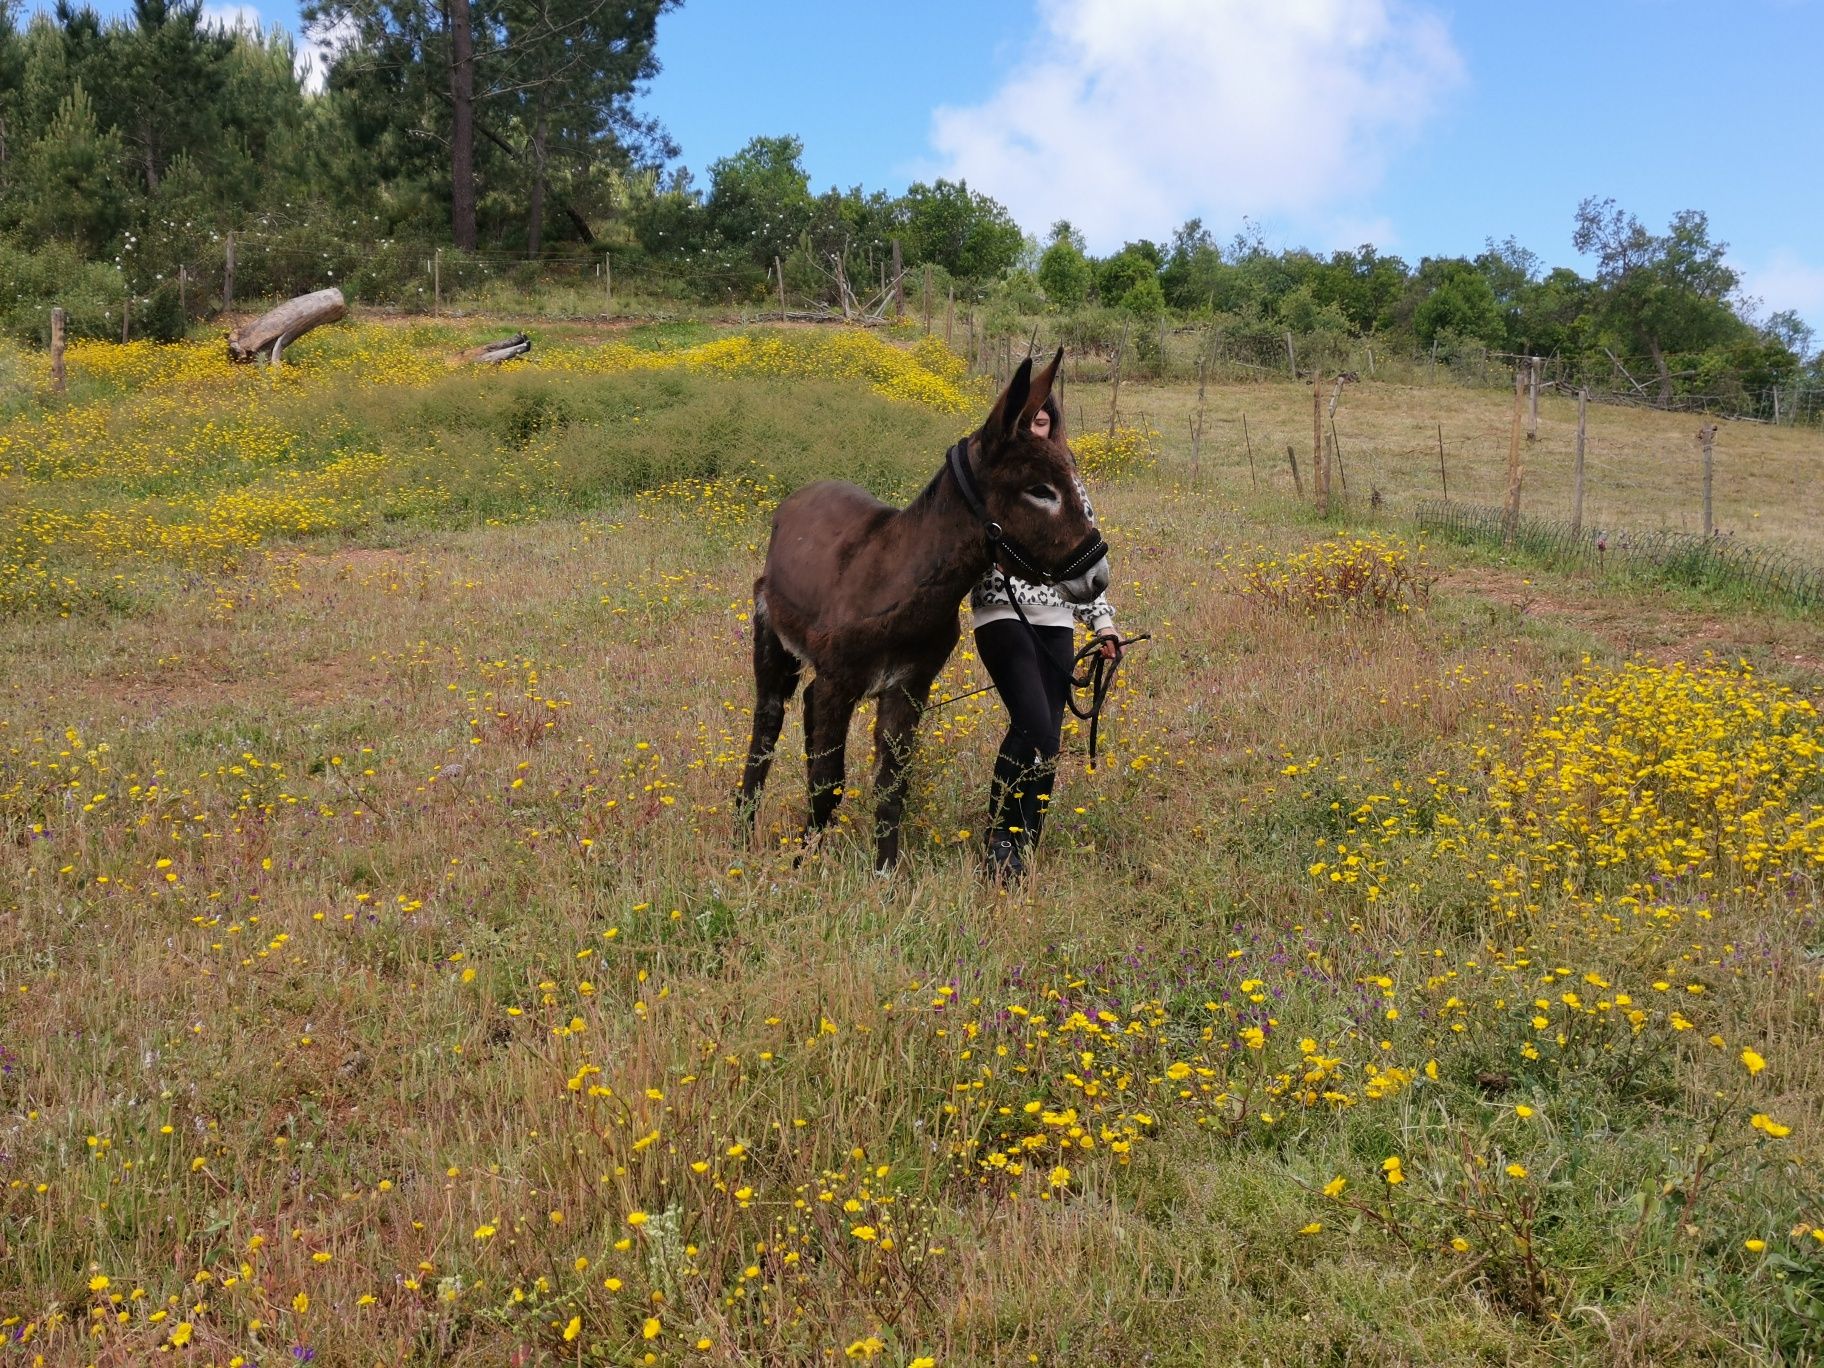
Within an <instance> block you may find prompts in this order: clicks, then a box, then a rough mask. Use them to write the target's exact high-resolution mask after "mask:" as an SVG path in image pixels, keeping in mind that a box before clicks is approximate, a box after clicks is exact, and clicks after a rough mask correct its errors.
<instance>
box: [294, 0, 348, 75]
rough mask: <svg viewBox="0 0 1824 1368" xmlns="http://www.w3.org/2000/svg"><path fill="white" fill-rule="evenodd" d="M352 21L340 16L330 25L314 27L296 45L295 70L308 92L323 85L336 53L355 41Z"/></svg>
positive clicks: (345, 16)
mask: <svg viewBox="0 0 1824 1368" xmlns="http://www.w3.org/2000/svg"><path fill="white" fill-rule="evenodd" d="M355 36H356V29H355V21H354V20H353V19H351V18H349V17H348V16H347V15H343V16H342V17H341V18H340V19H338V20H337V21H336V22H335V23H333V24H330V25H327V26H325V25H318V26H316V27H314V28H306V29H305V30H304V38H303V41H302V42H300V43H299V44H298V56H297V61H296V63H295V64H294V65H295V66H296V68H297V72H298V76H299V78H300V79H301V80H302V81H303V82H304V88H305V89H306V90H309V91H313V92H314V91H320V90H322V89H323V85H324V82H325V81H327V80H328V79H329V68H330V66H331V65H332V64H333V63H334V62H335V60H336V54H337V53H339V52H341V51H342V50H343V49H344V48H346V47H349V46H351V45H352V44H353V43H354V41H355Z"/></svg>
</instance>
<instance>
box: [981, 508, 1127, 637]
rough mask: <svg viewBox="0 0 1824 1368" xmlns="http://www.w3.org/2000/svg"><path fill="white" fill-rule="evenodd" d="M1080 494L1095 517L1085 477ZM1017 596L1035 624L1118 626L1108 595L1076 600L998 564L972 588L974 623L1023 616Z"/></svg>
mask: <svg viewBox="0 0 1824 1368" xmlns="http://www.w3.org/2000/svg"><path fill="white" fill-rule="evenodd" d="M1077 493H1078V494H1080V495H1081V496H1082V497H1083V511H1084V512H1086V513H1088V514H1089V516H1090V517H1091V518H1094V517H1095V516H1096V513H1095V510H1094V509H1093V508H1091V507H1090V504H1089V491H1088V490H1087V489H1085V488H1083V481H1081V480H1078V481H1077ZM1015 597H1017V598H1018V599H1019V602H1020V608H1021V609H1022V610H1024V612H1025V614H1026V620H1027V621H1028V622H1030V623H1031V624H1032V625H1033V626H1034V627H1069V626H1072V625H1073V624H1075V623H1078V622H1080V623H1082V624H1083V625H1084V626H1085V627H1087V628H1089V630H1090V631H1091V632H1092V633H1100V632H1103V631H1106V630H1109V629H1111V628H1113V627H1114V625H1115V610H1114V608H1113V607H1111V606H1110V604H1109V601H1108V595H1106V594H1098V595H1097V596H1096V599H1095V602H1093V603H1072V602H1070V601H1069V600H1068V599H1066V598H1065V597H1064V595H1062V594H1060V593H1059V592H1058V591H1057V590H1056V589H1054V588H1053V587H1052V586H1051V585H1049V584H1028V583H1027V582H1026V581H1025V580H1023V579H1018V578H1015V577H1014V576H1012V575H1004V574H1002V573H1001V571H1000V569H999V568H998V567H995V566H990V567H989V568H988V573H987V574H985V575H983V576H982V577H981V579H979V580H977V581H976V585H975V588H974V589H972V590H970V591H969V611H970V615H971V617H972V619H973V622H974V625H975V626H977V627H980V626H981V625H982V624H983V623H985V622H999V621H1000V620H1001V619H1002V618H1013V619H1016V620H1017V618H1018V616H1019V615H1018V614H1017V613H1015V612H1014V610H1013V600H1014V598H1015Z"/></svg>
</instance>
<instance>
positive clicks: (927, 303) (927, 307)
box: [923, 261, 931, 337]
mask: <svg viewBox="0 0 1824 1368" xmlns="http://www.w3.org/2000/svg"><path fill="white" fill-rule="evenodd" d="M924 285H925V287H924V290H923V295H924V301H923V302H924V312H925V336H926V337H929V336H931V263H930V262H928V261H927V262H926V263H925V282H924Z"/></svg>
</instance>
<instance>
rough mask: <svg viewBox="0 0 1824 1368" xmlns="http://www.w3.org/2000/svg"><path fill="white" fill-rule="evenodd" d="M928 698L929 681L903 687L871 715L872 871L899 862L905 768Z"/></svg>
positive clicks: (890, 693)
mask: <svg viewBox="0 0 1824 1368" xmlns="http://www.w3.org/2000/svg"><path fill="white" fill-rule="evenodd" d="M930 696H931V684H930V681H928V680H927V681H926V682H925V684H924V686H923V687H922V688H917V687H914V686H913V685H910V684H906V685H902V686H900V687H899V688H893V689H888V690H887V691H886V692H885V693H883V694H882V695H881V696H880V699H879V701H878V702H877V703H876V705H875V706H876V707H877V708H878V709H879V711H878V712H876V713H875V715H874V757H875V765H876V769H875V777H874V794H875V798H876V801H877V804H878V806H877V807H876V808H875V810H874V869H875V872H876V873H880V874H887V873H891V872H892V869H893V866H895V865H896V864H898V863H899V824H900V819H901V818H902V817H903V816H904V815H905V811H906V766H907V765H908V764H909V763H910V762H911V759H912V747H913V745H914V744H915V743H916V742H917V740H918V723H919V719H920V718H921V717H922V716H923V715H924V711H925V703H926V700H928V699H929V698H930Z"/></svg>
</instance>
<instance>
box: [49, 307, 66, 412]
mask: <svg viewBox="0 0 1824 1368" xmlns="http://www.w3.org/2000/svg"><path fill="white" fill-rule="evenodd" d="M64 387H65V380H64V373H63V310H62V309H61V308H55V309H52V310H51V390H52V392H53V393H56V394H62V393H63V391H64Z"/></svg>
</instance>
